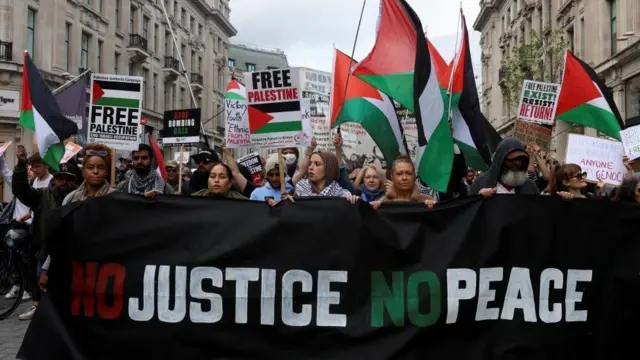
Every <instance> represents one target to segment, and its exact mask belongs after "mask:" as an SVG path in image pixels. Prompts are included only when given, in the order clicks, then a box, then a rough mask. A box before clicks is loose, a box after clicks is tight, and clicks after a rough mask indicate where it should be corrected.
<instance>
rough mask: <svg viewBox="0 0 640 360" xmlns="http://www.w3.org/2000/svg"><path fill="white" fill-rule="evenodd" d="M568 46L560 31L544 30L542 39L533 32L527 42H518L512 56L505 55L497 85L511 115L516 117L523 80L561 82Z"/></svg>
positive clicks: (510, 54) (562, 32)
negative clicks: (500, 88)
mask: <svg viewBox="0 0 640 360" xmlns="http://www.w3.org/2000/svg"><path fill="white" fill-rule="evenodd" d="M568 47H569V43H568V42H567V41H566V40H565V38H564V31H563V30H562V29H547V30H545V31H544V34H543V35H542V36H540V35H539V34H538V33H537V32H535V31H533V30H532V31H531V37H530V39H529V41H527V42H524V41H520V42H519V43H518V44H517V46H516V47H514V48H513V49H512V51H511V53H509V54H505V56H504V58H503V60H502V62H501V67H500V72H501V78H502V82H501V84H500V86H501V87H502V94H503V101H506V102H507V104H508V108H509V112H510V114H511V115H512V116H515V115H516V113H515V112H516V110H517V109H516V108H517V104H518V102H519V101H520V95H521V92H522V83H523V82H524V80H534V81H544V82H549V83H560V81H561V79H560V77H561V75H562V67H563V62H564V52H565V50H566V49H567V48H568Z"/></svg>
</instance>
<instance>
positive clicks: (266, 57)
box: [222, 44, 289, 158]
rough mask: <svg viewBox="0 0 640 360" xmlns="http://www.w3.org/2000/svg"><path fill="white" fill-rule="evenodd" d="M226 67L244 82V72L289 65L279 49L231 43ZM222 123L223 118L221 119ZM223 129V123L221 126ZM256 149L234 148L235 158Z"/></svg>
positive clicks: (261, 152) (285, 56)
mask: <svg viewBox="0 0 640 360" xmlns="http://www.w3.org/2000/svg"><path fill="white" fill-rule="evenodd" d="M226 65H227V67H228V69H229V71H230V72H231V73H232V76H233V77H234V78H235V79H236V80H238V81H239V82H240V83H242V84H244V73H245V72H251V71H260V70H268V69H282V68H288V67H289V61H288V60H287V55H285V53H284V51H282V50H281V49H266V48H261V47H258V46H254V45H245V44H231V45H230V46H229V57H228V59H227V64H226ZM222 121H223V124H224V119H223V120H222ZM222 130H223V131H224V125H223V127H222ZM254 151H258V150H257V149H254V148H251V147H246V148H238V149H234V156H235V157H236V158H238V157H240V156H244V155H246V154H249V153H252V152H254ZM267 153H268V152H267V151H266V150H262V151H260V154H261V155H262V156H266V155H267Z"/></svg>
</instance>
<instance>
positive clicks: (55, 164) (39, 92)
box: [20, 51, 78, 171]
mask: <svg viewBox="0 0 640 360" xmlns="http://www.w3.org/2000/svg"><path fill="white" fill-rule="evenodd" d="M20 125H21V126H23V127H24V128H26V129H29V130H31V131H33V132H35V137H36V143H37V144H38V151H39V153H40V157H42V159H43V160H44V162H45V163H46V164H47V165H49V167H50V168H52V169H53V170H55V171H57V170H58V169H59V168H60V161H61V160H62V158H63V157H64V152H65V149H64V143H63V141H64V140H65V139H67V138H69V137H70V136H71V135H74V134H77V133H78V126H77V125H76V124H75V123H74V122H73V121H71V120H69V119H67V117H65V116H64V115H63V114H62V111H60V107H59V106H58V103H57V102H56V99H55V97H54V96H53V93H52V92H51V90H50V89H49V87H48V86H47V85H46V83H45V82H44V80H43V79H42V77H41V76H40V71H38V68H37V67H36V66H35V64H34V63H33V61H32V60H31V57H30V56H29V53H27V52H26V51H25V52H24V61H23V64H22V102H21V107H20Z"/></svg>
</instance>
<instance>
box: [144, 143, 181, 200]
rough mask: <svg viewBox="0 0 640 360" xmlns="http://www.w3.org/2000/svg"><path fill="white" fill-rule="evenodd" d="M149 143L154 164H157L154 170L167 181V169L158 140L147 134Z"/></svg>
mask: <svg viewBox="0 0 640 360" xmlns="http://www.w3.org/2000/svg"><path fill="white" fill-rule="evenodd" d="M149 143H150V144H151V148H152V149H153V157H154V158H155V159H156V165H157V166H158V167H157V168H156V172H157V173H158V174H159V175H160V176H161V177H162V179H163V180H164V181H167V169H166V168H165V164H164V156H162V151H161V150H160V146H158V142H157V141H156V139H154V138H153V136H151V135H149ZM176 191H177V190H176Z"/></svg>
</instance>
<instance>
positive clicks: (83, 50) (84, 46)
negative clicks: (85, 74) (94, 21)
mask: <svg viewBox="0 0 640 360" xmlns="http://www.w3.org/2000/svg"><path fill="white" fill-rule="evenodd" d="M89 39H90V36H89V35H87V33H82V41H81V42H80V67H81V68H83V69H85V70H86V69H88V68H89Z"/></svg>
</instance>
